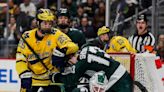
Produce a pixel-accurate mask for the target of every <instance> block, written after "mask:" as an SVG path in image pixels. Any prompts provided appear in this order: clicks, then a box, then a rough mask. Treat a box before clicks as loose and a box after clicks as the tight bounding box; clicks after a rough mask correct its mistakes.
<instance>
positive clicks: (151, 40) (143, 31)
mask: <svg viewBox="0 0 164 92" xmlns="http://www.w3.org/2000/svg"><path fill="white" fill-rule="evenodd" d="M136 27H137V30H136V33H135V34H133V35H132V36H130V37H129V41H130V43H131V44H132V46H133V48H135V49H136V50H137V52H138V53H142V52H146V51H148V50H146V49H145V47H146V46H150V47H151V48H154V45H155V37H154V36H153V34H152V33H151V32H150V31H149V30H148V20H147V18H146V15H145V14H141V15H139V16H138V18H137V21H136ZM148 52H149V51H148Z"/></svg>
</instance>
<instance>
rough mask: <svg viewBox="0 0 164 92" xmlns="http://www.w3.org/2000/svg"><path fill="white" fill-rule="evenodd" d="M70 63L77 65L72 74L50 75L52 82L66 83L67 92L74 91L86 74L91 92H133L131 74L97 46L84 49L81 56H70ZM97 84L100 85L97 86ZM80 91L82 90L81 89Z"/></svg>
mask: <svg viewBox="0 0 164 92" xmlns="http://www.w3.org/2000/svg"><path fill="white" fill-rule="evenodd" d="M77 61H78V62H77ZM68 62H69V63H70V64H72V65H74V64H75V66H73V67H72V73H69V74H66V75H65V74H62V73H52V74H51V75H50V78H51V80H52V82H55V83H64V86H65V90H66V92H72V91H74V88H76V86H77V85H78V84H79V83H78V81H79V79H80V77H82V76H83V75H84V74H88V76H90V78H91V79H90V85H91V86H90V91H91V92H95V91H94V90H97V88H98V90H99V91H97V92H101V91H100V90H102V92H132V87H133V86H132V85H133V82H132V79H131V77H130V74H129V73H128V72H127V71H126V69H125V68H124V67H123V66H122V65H121V64H120V63H119V62H117V61H114V60H113V59H111V58H110V56H109V55H108V54H107V53H105V51H103V50H101V49H100V48H98V47H96V46H86V47H84V48H83V49H82V50H81V51H80V54H79V55H78V54H75V55H72V56H70V59H69V61H68ZM96 72H97V73H96ZM100 75H101V76H100ZM94 76H95V77H96V81H95V79H94ZM97 77H98V79H97ZM97 83H98V85H96V84H97ZM100 85H101V86H100ZM92 86H93V87H92ZM83 89H84V88H83ZM85 89H86V88H85ZM76 91H77V90H76ZM79 91H82V89H80V88H79Z"/></svg>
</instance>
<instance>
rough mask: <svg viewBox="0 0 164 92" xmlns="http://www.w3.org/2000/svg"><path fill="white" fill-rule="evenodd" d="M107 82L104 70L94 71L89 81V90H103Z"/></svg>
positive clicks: (95, 91) (91, 91) (98, 91)
mask: <svg viewBox="0 0 164 92" xmlns="http://www.w3.org/2000/svg"><path fill="white" fill-rule="evenodd" d="M107 83H108V80H107V77H106V75H105V72H104V71H99V72H96V73H95V74H94V75H93V76H92V77H91V78H90V81H89V88H90V92H105V91H106V85H107Z"/></svg>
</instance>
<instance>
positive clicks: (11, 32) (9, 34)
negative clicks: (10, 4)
mask: <svg viewBox="0 0 164 92" xmlns="http://www.w3.org/2000/svg"><path fill="white" fill-rule="evenodd" d="M15 34H16V19H15V17H14V16H13V15H10V19H9V24H8V30H7V27H5V30H4V37H5V38H7V39H8V41H9V43H11V44H13V43H16V41H17V39H18V38H17V36H16V35H15Z"/></svg>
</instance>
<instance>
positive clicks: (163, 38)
mask: <svg viewBox="0 0 164 92" xmlns="http://www.w3.org/2000/svg"><path fill="white" fill-rule="evenodd" d="M158 38H159V39H158V44H157V55H158V56H160V59H161V61H162V62H164V34H160V35H159V37H158Z"/></svg>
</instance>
